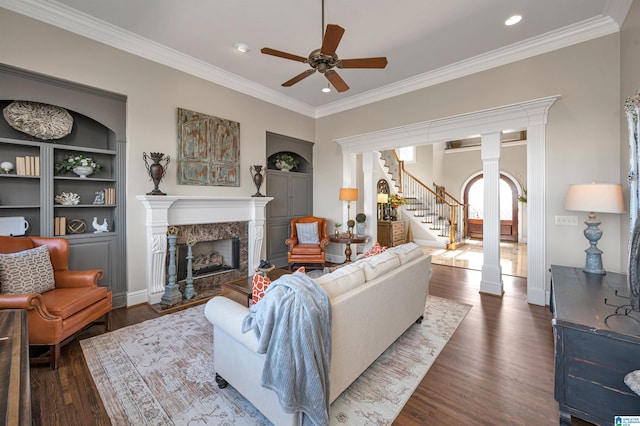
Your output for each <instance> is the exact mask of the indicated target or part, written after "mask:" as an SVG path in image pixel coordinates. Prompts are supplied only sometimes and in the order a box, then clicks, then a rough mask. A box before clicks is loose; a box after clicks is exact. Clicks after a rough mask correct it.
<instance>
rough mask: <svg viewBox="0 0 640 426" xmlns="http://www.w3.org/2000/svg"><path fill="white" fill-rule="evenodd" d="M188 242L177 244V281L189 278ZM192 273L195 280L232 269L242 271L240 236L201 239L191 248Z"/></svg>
mask: <svg viewBox="0 0 640 426" xmlns="http://www.w3.org/2000/svg"><path fill="white" fill-rule="evenodd" d="M188 252H189V248H188V246H187V244H177V246H176V264H177V265H176V266H177V273H176V276H177V281H178V282H182V281H184V280H185V279H186V278H187V272H188V268H187V263H188V262H187V255H188ZM191 256H192V259H191V275H192V277H193V279H194V280H197V279H200V278H203V277H206V276H209V275H213V274H219V273H222V272H228V271H232V270H237V271H240V238H239V237H235V238H224V239H221V240H215V241H201V242H199V243H196V244H195V245H194V246H193V247H192V248H191Z"/></svg>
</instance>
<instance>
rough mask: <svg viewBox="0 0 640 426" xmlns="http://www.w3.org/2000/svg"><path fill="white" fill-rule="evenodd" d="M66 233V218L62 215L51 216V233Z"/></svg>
mask: <svg viewBox="0 0 640 426" xmlns="http://www.w3.org/2000/svg"><path fill="white" fill-rule="evenodd" d="M66 234H67V218H66V217H64V216H56V217H54V218H53V235H66Z"/></svg>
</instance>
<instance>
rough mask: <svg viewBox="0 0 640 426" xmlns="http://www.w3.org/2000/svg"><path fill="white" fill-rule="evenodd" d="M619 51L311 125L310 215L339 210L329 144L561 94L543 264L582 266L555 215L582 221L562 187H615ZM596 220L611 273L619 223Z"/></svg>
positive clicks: (574, 55)
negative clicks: (312, 179) (313, 149)
mask: <svg viewBox="0 0 640 426" xmlns="http://www.w3.org/2000/svg"><path fill="white" fill-rule="evenodd" d="M619 52H620V46H619V35H618V34H614V35H610V36H606V37H602V38H599V39H596V40H593V41H589V42H586V43H581V44H579V45H576V46H572V47H568V48H564V49H561V50H558V51H555V52H551V53H547V54H545V55H540V56H537V57H534V58H530V59H526V60H523V61H519V62H517V63H513V64H510V65H505V66H502V67H499V68H496V69H493V70H489V71H485V72H481V73H478V74H474V75H471V76H468V77H464V78H460V79H457V80H453V81H450V82H447V83H443V84H439V85H437V86H434V87H429V88H426V89H423V90H419V91H415V92H412V93H409V94H406V95H402V96H398V97H395V98H392V99H388V100H385V101H381V102H377V103H375V104H372V105H368V106H364V107H361V108H357V109H354V110H350V111H346V112H343V113H340V114H335V115H333V116H329V117H324V118H321V119H318V120H317V134H316V154H315V160H316V168H315V171H316V173H318V175H320V176H322V177H323V180H322V184H321V185H320V183H319V182H320V181H319V180H317V179H316V180H315V185H316V186H315V188H314V194H315V195H316V197H315V208H314V210H315V213H316V214H317V215H320V216H334V215H335V214H336V212H337V211H339V209H340V205H339V203H338V201H337V199H336V197H335V196H334V195H333V192H335V191H333V190H332V188H336V187H338V186H340V184H341V181H342V176H340V175H336V174H331V173H328V170H327V168H325V167H323V165H324V164H335V163H336V162H339V161H340V149H339V147H338V145H337V144H336V143H335V142H334V140H335V139H338V138H343V137H347V136H353V135H357V134H362V133H367V132H373V131H376V130H383V129H387V128H392V127H398V126H402V125H406V124H411V123H416V122H422V121H428V120H432V119H436V118H442V117H448V116H453V115H458V114H463V113H467V112H472V111H479V110H484V109H487V108H492V107H498V106H501V105H509V104H513V103H516V102H523V101H528V100H532V99H538V98H542V97H546V96H553V95H560V96H561V98H560V99H559V100H558V101H557V102H556V103H555V104H554V105H553V106H552V107H551V109H550V111H549V116H548V125H547V128H546V165H545V172H546V186H545V188H546V190H545V192H546V194H545V197H546V211H547V215H546V222H547V225H546V229H547V232H546V234H547V235H546V237H547V263H548V264H552V263H553V264H563V265H572V266H582V265H583V264H584V259H585V254H584V249H585V248H587V246H588V243H587V240H586V239H585V238H584V236H583V235H582V231H583V226H577V227H567V226H565V227H560V226H556V225H554V216H555V215H570V214H571V215H577V216H579V217H580V220H581V221H582V220H586V214H584V213H578V212H567V211H565V210H564V198H565V195H566V191H567V187H568V185H569V184H571V183H584V182H591V181H598V182H616V183H617V182H619V181H620V147H619V143H618V140H619V136H620V124H619V120H620V100H619V85H620V69H619V63H620V55H619ZM541 167H542V165H541ZM531 196H532V194H529V197H531ZM602 219H603V223H602V225H601V228H602V229H603V231H604V237H603V239H602V240H601V242H600V244H599V247H600V248H601V249H602V250H604V252H605V254H604V266H605V268H607V269H610V270H614V271H617V270H620V261H619V260H620V250H621V249H620V247H621V246H620V232H619V229H620V220H621V218H620V217H619V216H616V215H602Z"/></svg>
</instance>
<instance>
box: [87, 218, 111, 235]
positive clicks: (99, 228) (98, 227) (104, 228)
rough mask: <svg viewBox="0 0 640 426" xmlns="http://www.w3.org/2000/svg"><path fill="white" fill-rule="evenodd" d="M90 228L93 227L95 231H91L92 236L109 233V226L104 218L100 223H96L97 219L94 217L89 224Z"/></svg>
mask: <svg viewBox="0 0 640 426" xmlns="http://www.w3.org/2000/svg"><path fill="white" fill-rule="evenodd" d="M91 226H93V229H95V231H93V233H94V234H100V233H102V232H109V224H108V223H107V218H106V217H105V218H104V220H103V221H102V223H98V218H97V217H94V218H93V222H92V223H91Z"/></svg>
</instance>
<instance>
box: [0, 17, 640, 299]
mask: <svg viewBox="0 0 640 426" xmlns="http://www.w3.org/2000/svg"><path fill="white" fill-rule="evenodd" d="M637 9H638V7H637V5H635V6H634V7H633V8H632V12H631V14H630V18H631V17H632V16H631V15H633V16H634V22H633V25H632V24H628V25H626V26H625V28H629V31H630V33H632V34H631V35H630V36H628V37H626V38H623V40H624V41H625V46H624V49H623V55H624V56H628V55H631V54H633V55H634V56H635V58H636V59H634V60H633V61H631V62H632V64H628V63H627V62H624V64H625V65H624V67H623V70H624V71H625V74H624V75H625V76H629V78H628V81H627V78H626V77H625V85H626V86H631V87H639V86H640V84H639V82H638V81H637V79H638V76H640V72H636V70H638V68H640V66H639V65H638V59H637V58H638V56H639V55H637V49H638V47H637V39H638V36H637V34H638V30H637V29H636V27H637V22H638V18H637V15H638V11H637ZM627 21H629V19H627ZM16 35H19V37H17V36H16ZM18 39H19V41H20V42H19V43H18V42H16V41H17V40H18ZM632 40H633V42H632ZM634 43H635V44H634ZM620 59H621V58H620V36H619V34H614V35H610V36H606V37H602V38H599V39H597V40H593V41H590V42H586V43H582V44H579V45H576V46H572V47H568V48H565V49H561V50H559V51H556V52H551V53H548V54H545V55H540V56H538V57H534V58H530V59H527V60H523V61H519V62H517V63H514V64H510V65H505V66H502V67H499V68H496V69H493V70H489V71H485V72H481V73H477V74H474V75H472V76H468V77H464V78H460V79H457V80H453V81H450V82H447V83H443V84H439V85H436V86H433V87H429V88H426V89H423V90H418V91H415V92H412V93H409V94H405V95H402V96H398V97H395V98H392V99H388V100H384V101H380V102H377V103H375V104H371V105H368V106H364V107H360V108H357V109H354V110H350V111H346V112H343V113H339V114H335V115H332V116H329V117H324V118H320V119H318V120H315V121H314V120H312V119H310V118H308V117H305V116H302V115H299V114H296V113H294V112H291V111H289V110H286V109H282V108H279V107H276V106H273V105H270V104H267V103H265V102H262V101H259V100H256V99H254V98H251V97H249V96H245V95H242V94H239V93H237V92H233V91H231V90H228V89H226V88H223V87H220V86H217V85H215V84H211V83H208V82H205V81H203V80H200V79H198V78H195V77H191V76H188V75H186V74H184V73H181V72H178V71H175V70H172V69H169V68H167V67H164V66H161V65H158V64H155V63H152V62H149V61H147V60H144V59H140V58H137V57H134V56H132V55H129V54H126V53H123V52H120V51H118V50H115V49H112V48H109V47H106V46H103V45H101V44H100V43H97V42H93V41H90V40H87V39H85V38H83V37H80V36H77V35H74V34H71V33H68V32H65V31H63V30H59V29H56V28H54V27H51V26H49V25H45V24H42V23H40V22H38V21H35V20H31V19H28V18H25V17H23V16H21V15H17V14H14V13H11V12H8V11H6V10H5V9H0V62H3V63H6V64H9V65H13V66H17V67H21V68H25V69H29V70H33V71H36V72H41V73H44V74H49V75H52V76H56V77H60V78H64V79H67V80H71V81H76V82H79V83H83V84H87V85H91V86H95V87H98V88H102V89H106V90H110V91H114V92H118V93H122V94H125V95H127V97H128V103H127V108H128V111H127V121H128V125H127V139H128V153H127V168H128V169H127V241H128V262H129V265H128V267H129V269H128V271H129V272H128V277H129V284H128V285H129V290H130V291H136V290H142V289H143V288H144V281H145V276H144V270H143V268H142V267H141V265H143V264H144V261H145V259H144V252H143V250H142V244H143V243H142V241H143V240H144V212H143V209H142V206H141V205H140V203H139V202H138V201H137V200H136V199H135V196H136V195H140V194H144V193H146V192H148V191H149V190H150V189H151V183H150V182H149V180H148V177H147V175H146V172H145V169H144V166H143V163H142V152H143V151H144V152H149V151H161V152H165V153H168V154H170V155H172V156H173V157H175V154H176V148H175V147H176V124H175V121H176V108H177V107H182V108H187V109H192V110H195V111H199V112H202V113H206V114H211V115H216V116H220V117H223V118H227V119H231V120H236V121H238V122H240V124H241V136H242V137H241V140H242V146H241V158H242V164H241V170H243V171H247V172H246V177H245V176H244V175H242V186H241V187H240V188H224V187H205V188H203V187H191V186H178V185H176V177H175V172H176V168H175V165H171V166H170V167H169V171H168V173H167V177H166V178H165V180H164V181H163V183H162V185H161V188H162V189H163V190H164V191H165V192H168V193H171V194H188V195H192V194H207V195H250V194H252V193H253V191H254V190H255V188H254V187H253V185H252V183H251V181H250V179H249V174H248V167H249V165H250V164H259V163H264V157H265V156H264V151H265V131H272V132H275V133H280V134H285V135H289V136H293V137H297V138H300V139H305V140H315V141H316V146H315V147H314V195H315V197H314V214H316V215H318V216H325V217H328V218H340V217H341V213H340V212H341V211H342V208H343V206H342V205H341V202H340V201H338V196H337V193H338V188H340V186H341V185H342V175H341V173H336V165H339V164H342V163H341V152H340V148H339V146H338V145H337V144H336V143H335V142H334V140H335V139H337V138H341V137H347V136H353V135H357V134H362V133H367V132H372V131H377V130H383V129H387V128H392V127H397V126H401V125H406V124H411V123H416V122H422V121H426V120H431V119H436V118H442V117H448V116H452V115H458V114H462V113H466V112H472V111H478V110H483V109H487V108H492V107H497V106H501V105H508V104H512V103H515V102H522V101H528V100H532V99H537V98H542V97H546V96H552V95H560V96H561V98H560V99H559V100H558V101H557V102H556V103H555V104H554V105H553V106H552V108H551V110H550V112H549V121H548V126H547V131H546V138H547V140H546V165H545V172H546V194H545V197H546V207H547V218H546V220H547V227H546V229H547V263H549V264H551V263H554V264H564V265H575V266H581V265H582V264H583V263H584V252H583V250H584V249H585V248H586V246H587V242H586V239H585V238H584V236H583V235H582V228H583V227H582V226H578V227H558V226H555V225H554V224H553V223H554V221H553V217H554V216H555V215H568V214H574V215H578V216H580V220H581V221H582V220H584V219H586V214H583V213H574V212H567V211H565V210H564V208H563V205H564V197H565V194H566V189H567V186H568V185H569V184H570V183H582V182H590V181H594V180H595V181H598V182H619V181H620V180H621V179H622V177H623V176H625V173H626V169H624V170H623V166H624V164H623V163H624V161H623V156H622V155H621V152H620V140H621V135H620V133H621V132H620V129H621V124H620V123H621V108H620V104H621V101H620V96H621V95H620V92H621V88H620V74H621V70H620ZM631 76H632V77H631ZM631 80H633V81H631ZM359 181H362V180H361V179H359ZM266 185H268V182H266ZM529 196H530V197H531V194H529ZM602 219H603V224H602V225H601V228H602V229H603V230H604V237H603V239H602V240H601V242H600V244H599V246H600V248H601V249H603V250H604V252H605V254H604V266H605V268H607V269H610V270H620V269H621V264H622V263H623V262H622V261H621V260H620V259H621V258H622V256H621V252H622V251H623V248H624V244H622V242H621V229H624V228H625V227H624V226H621V220H622V219H621V217H619V216H615V215H602ZM625 238H626V236H625ZM331 246H333V245H330V247H331ZM331 250H334V251H335V252H336V253H341V252H342V250H343V248H342V247H332V248H331ZM624 256H626V253H625V254H624Z"/></svg>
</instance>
